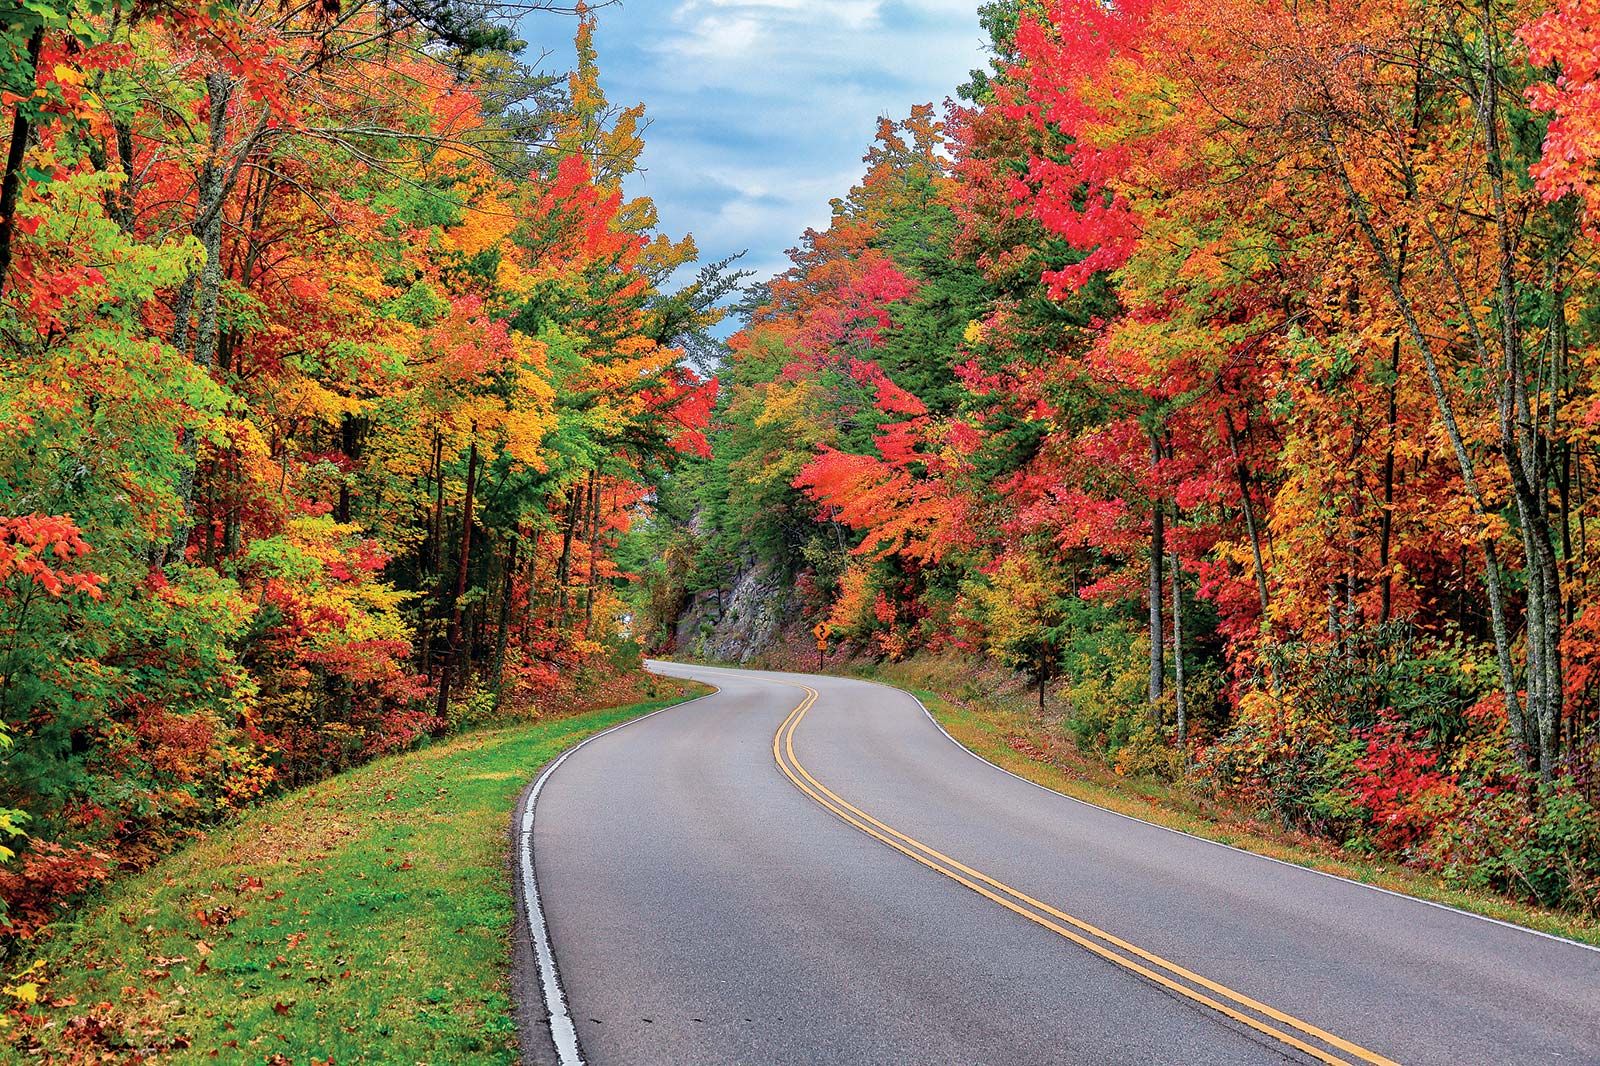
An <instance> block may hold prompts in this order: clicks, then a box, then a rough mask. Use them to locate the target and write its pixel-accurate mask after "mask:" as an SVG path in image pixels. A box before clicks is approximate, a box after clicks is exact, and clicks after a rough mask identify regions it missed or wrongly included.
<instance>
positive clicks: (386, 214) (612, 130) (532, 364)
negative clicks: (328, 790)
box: [0, 0, 738, 947]
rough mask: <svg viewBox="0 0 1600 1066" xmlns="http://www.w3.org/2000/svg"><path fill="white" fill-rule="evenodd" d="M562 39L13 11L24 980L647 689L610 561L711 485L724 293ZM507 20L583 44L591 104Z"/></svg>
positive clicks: (589, 66)
mask: <svg viewBox="0 0 1600 1066" xmlns="http://www.w3.org/2000/svg"><path fill="white" fill-rule="evenodd" d="M561 13H562V11H561V9H560V8H559V7H557V6H556V5H553V4H550V3H543V2H540V3H529V4H526V5H522V6H520V7H517V6H514V5H513V6H505V7H501V8H497V9H494V11H492V12H490V11H489V9H485V8H483V7H482V5H477V4H471V3H458V2H456V0H426V2H422V3H411V2H404V3H391V2H387V0H378V2H369V0H354V2H349V0H347V2H345V3H342V4H341V3H338V2H326V3H323V2H312V3H309V4H265V3H251V2H241V3H235V2H233V0H215V2H210V3H205V4H200V5H191V4H187V3H166V2H162V0H155V2H143V0H139V2H132V3H123V2H119V0H59V2H57V0H51V2H33V0H29V2H27V3H23V4H21V5H20V6H18V5H15V4H13V5H7V7H6V13H5V26H4V37H3V42H0V48H3V49H4V50H5V52H6V54H7V60H6V64H5V70H4V79H5V80H4V95H3V106H4V110H5V124H6V126H7V127H8V129H9V140H8V142H7V143H8V145H9V148H8V154H7V156H6V163H5V168H6V169H5V175H4V186H3V190H0V285H3V294H0V748H3V752H0V845H4V846H3V847H0V921H3V922H4V927H5V934H6V935H5V936H3V937H0V944H4V943H5V942H10V943H11V944H12V946H13V947H15V946H16V945H17V944H18V943H19V942H20V941H25V940H26V938H28V937H30V936H31V935H33V934H34V933H35V932H36V931H37V930H38V929H40V928H41V927H42V926H45V925H47V924H48V923H49V922H51V921H52V920H54V919H56V918H57V917H59V916H60V914H61V913H62V912H63V909H64V908H65V907H66V906H68V905H69V904H70V903H71V902H72V900H73V899H75V898H77V897H78V896H80V895H81V894H82V893H83V892H84V891H85V890H86V889H89V888H92V887H93V886H94V885H95V884H96V883H98V882H101V881H104V880H105V879H107V878H109V877H112V876H114V875H116V874H118V873H119V872H125V871H129V870H135V869H138V868H140V867H143V866H145V865H148V864H149V863H150V862H151V861H153V860H154V859H155V858H157V857H159V856H160V855H161V854H163V853H164V852H167V851H169V850H171V849H172V848H174V847H175V846H177V845H179V844H181V843H182V842H184V841H185V840H188V839H191V838H192V837H194V836H195V835H197V834H198V833H200V832H202V831H204V830H205V829H206V828H207V827H209V826H213V825H216V824H218V823H220V822H222V821H225V820H227V819H228V818H230V817H231V816H232V815H233V814H234V813H235V812H237V811H239V810H240V809H241V808H243V807H245V806H247V805H249V804H251V803H253V802H255V801H256V800H258V799H259V798H261V797H263V796H266V795H271V794H273V793H275V792H278V791H281V790H283V789H286V788H291V787H295V786H299V785H303V784H306V783H308V782H312V781H315V780H317V779H318V778H319V777H322V776H324V775H326V774H329V773H331V772H335V771H337V770H339V769H341V768H344V767H346V766H349V765H351V764H353V763H355V762H357V761H360V760H363V759H366V758H369V757H371V756H373V755H376V754H379V753H382V752H386V751H393V750H397V749H402V748H406V747H408V746H412V745H414V744H416V743H418V742H419V741H422V740H425V739H426V738H427V737H429V736H430V735H437V734H440V733H443V732H445V731H447V730H451V729H455V728H459V727H461V726H463V725H467V724H471V723H474V722H480V721H485V720H490V719H493V718H494V717H495V716H496V715H518V714H520V715H528V714H538V713H542V712H543V711H546V710H549V709H551V708H560V707H561V706H562V705H563V703H564V702H570V701H572V700H575V699H578V698H581V692H579V691H578V690H581V689H584V688H593V687H595V686H604V685H605V684H607V683H608V678H611V677H614V676H617V675H618V674H619V673H621V672H623V671H625V670H632V669H633V668H635V666H636V663H637V652H636V651H632V652H630V651H629V646H628V644H627V642H626V640H625V635H624V633H623V632H622V628H623V627H622V624H621V623H620V621H619V616H620V615H621V612H622V599H621V596H620V594H619V591H618V589H619V585H620V583H621V582H622V580H623V578H622V576H621V573H620V571H619V569H618V566H617V565H616V562H615V560H614V558H613V555H614V549H615V545H616V542H617V539H618V537H619V536H620V533H621V530H622V529H623V528H624V527H625V526H626V525H627V524H628V523H629V521H631V520H632V517H633V516H634V515H635V514H636V513H637V512H638V505H639V503H640V501H641V500H642V499H644V498H645V497H646V496H647V495H648V493H649V492H650V486H651V485H652V484H653V483H654V481H655V480H656V479H657V478H658V477H659V476H660V475H661V474H662V472H664V471H665V470H667V469H669V468H670V467H672V466H673V465H674V464H675V463H676V462H677V461H678V460H679V459H680V458H681V457H682V456H685V455H692V454H695V453H697V452H702V451H704V449H705V439H704V437H703V436H702V434H701V432H700V430H701V428H703V427H704V425H705V424H706V420H707V417H708V415H709V412H710V408H711V405H712V402H713V400H714V395H715V390H716V383H715V381H713V380H710V379H706V378H703V377H702V376H701V375H699V374H697V373H695V372H694V371H693V370H691V369H688V367H687V365H686V363H685V355H684V353H685V351H692V350H696V349H697V348H698V347H702V346H704V345H705V344H708V343H710V341H709V340H708V338H707V337H706V335H705V331H706V330H707V329H708V328H709V327H711V326H712V325H714V324H715V322H716V320H717V318H718V317H719V315H720V314H721V312H719V311H717V310H715V309H714V305H716V304H717V303H718V302H719V301H720V300H721V299H722V297H723V296H724V295H726V293H727V291H728V289H729V288H730V286H731V285H732V284H735V283H736V282H737V280H738V279H737V275H731V276H730V275H728V274H727V273H726V272H725V271H724V270H722V269H720V268H718V267H716V266H712V267H710V268H706V269H704V270H702V272H701V273H700V275H699V277H698V278H697V279H694V278H693V274H692V268H691V273H690V277H691V278H692V279H693V280H691V282H690V283H689V284H688V285H687V286H678V287H674V286H673V285H672V284H671V283H670V281H669V276H670V275H672V274H673V273H674V272H675V271H677V270H678V268H679V267H681V266H684V265H685V264H692V263H693V262H694V261H695V259H696V258H697V252H696V250H695V247H694V245H693V242H692V241H690V240H688V239H674V238H671V237H668V236H665V235H663V233H662V232H660V230H659V228H658V221H657V218H656V212H655V209H654V207H653V205H652V203H651V202H650V201H649V200H648V199H642V198H639V199H629V198H627V197H626V196H625V195H624V193H623V190H622V186H623V183H624V179H626V178H627V176H628V175H629V174H630V172H632V171H633V170H634V168H635V165H636V162H637V159H638V156H639V152H640V150H641V147H642V141H641V131H642V129H643V109H642V108H640V107H632V108H617V107H614V106H612V105H611V104H610V103H609V102H608V101H607V100H606V98H605V96H604V94H603V93H602V92H601V90H600V87H599V74H598V68H597V59H596V56H595V50H594V46H593V33H594V19H593V16H592V13H590V12H587V11H586V10H585V9H584V7H583V6H582V5H581V4H579V5H577V7H576V8H568V9H566V10H565V14H566V15H567V16H569V17H567V18H558V17H557V15H559V14H561ZM487 14H493V15H494V16H495V17H496V21H489V20H488V19H487V17H486V15H487ZM574 14H575V15H577V18H576V19H573V18H571V17H570V16H572V15H574ZM517 17H520V18H521V19H522V22H521V23H520V25H522V26H525V27H533V28H536V29H547V30H549V31H550V32H552V33H554V34H560V35H566V36H568V37H570V36H571V35H572V34H573V32H574V28H576V35H577V36H576V43H577V56H578V63H577V65H576V70H575V72H574V73H573V74H572V75H571V76H570V77H565V76H563V77H560V78H552V77H548V76H545V75H541V74H539V73H537V72H536V71H535V70H533V69H531V68H529V67H528V66H526V65H524V64H523V63H522V62H520V61H519V60H518V59H517V58H516V57H517V56H518V55H519V54H521V52H522V49H523V42H521V41H518V40H516V39H515V38H514V37H513V35H512V34H511V33H510V32H509V31H508V30H507V29H506V27H507V26H508V25H517V24H518V23H517V22H516V21H515V19H516V18H517ZM557 39H558V40H559V38H557Z"/></svg>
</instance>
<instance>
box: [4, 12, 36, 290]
mask: <svg viewBox="0 0 1600 1066" xmlns="http://www.w3.org/2000/svg"><path fill="white" fill-rule="evenodd" d="M43 45H44V27H43V26H40V27H39V28H38V29H36V30H34V31H33V35H32V36H31V37H29V38H28V70H29V72H30V73H31V74H32V75H33V77H34V78H37V77H38V68H39V50H40V48H42V47H43ZM24 102H25V101H22V100H18V101H17V102H16V104H14V105H13V106H12V108H11V143H10V145H9V146H8V147H7V149H6V173H5V177H4V178H0V293H4V292H5V291H6V281H7V279H9V278H10V276H11V240H12V238H13V237H14V236H15V235H16V232H17V201H18V200H19V199H20V198H21V195H22V157H23V155H24V153H26V152H27V150H28V135H29V134H30V133H32V131H33V130H32V124H31V123H30V122H29V121H28V116H27V115H26V114H25V113H24V112H23V110H22V105H23V103H24Z"/></svg>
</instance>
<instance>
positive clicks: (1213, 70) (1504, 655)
mask: <svg viewBox="0 0 1600 1066" xmlns="http://www.w3.org/2000/svg"><path fill="white" fill-rule="evenodd" d="M982 19H983V23H984V26H985V28H986V29H987V30H988V32H989V33H990V35H991V37H992V45H993V53H994V61H993V63H992V65H991V69H989V70H987V71H983V72H978V73H975V74H974V75H973V78H972V80H971V82H970V83H969V84H967V85H965V86H963V87H962V88H961V89H960V91H959V92H960V100H959V102H956V103H952V104H951V105H949V106H948V108H947V109H945V110H940V109H939V108H936V107H933V106H929V107H919V108H917V109H915V110H914V111H913V112H912V114H911V115H910V116H909V117H908V118H906V119H905V120H903V121H891V120H889V119H885V120H883V121H882V124H881V127H880V129H879V132H878V136H877V139H876V142H875V143H874V144H873V145H872V147H871V149H870V151H868V153H867V155H866V157H865V163H866V169H865V173H864V175H863V176H862V178H861V179H860V182H859V184H857V185H856V186H855V187H853V188H851V189H850V190H849V191H848V192H847V193H845V194H844V195H843V196H841V197H840V198H839V199H837V200H835V201H834V202H833V208H832V219H831V222H830V223H829V224H828V225H827V226H826V228H824V229H820V230H813V231H809V232H807V233H805V234H804V236H803V238H802V239H801V242H800V244H799V246H798V247H797V248H796V249H795V250H793V251H792V252H791V257H792V262H793V265H792V267H791V269H789V270H788V272H787V273H785V274H783V275H781V276H780V277H778V278H776V279H775V280H774V281H772V282H771V283H770V285H768V286H766V287H765V288H764V289H763V290H761V291H759V292H758V293H757V294H756V295H755V296H754V297H753V298H752V300H751V301H750V303H751V306H750V310H749V320H748V323H747V324H746V325H745V327H744V328H743V329H742V330H741V331H740V332H739V333H738V334H737V335H735V336H734V337H733V339H732V341H731V345H730V349H731V350H730V354H729V356H728V358H727V362H726V365H725V366H724V367H723V368H722V373H721V375H720V382H721V392H720V395H719V397H718V400H717V406H716V408H715V410H714V412H713V415H712V429H711V434H710V440H711V445H712V454H711V457H710V458H703V457H691V458H690V459H689V460H688V461H687V462H686V463H684V464H682V465H680V466H679V467H678V468H677V469H676V470H675V471H674V472H673V473H672V474H670V475H669V476H668V477H667V478H666V480H665V481H664V483H663V485H662V487H661V489H660V492H659V497H658V501H657V502H658V505H659V506H658V512H657V514H656V516H655V518H654V519H653V520H652V521H650V522H649V523H648V524H647V525H646V526H644V527H642V528H640V529H638V530H636V531H635V533H634V534H633V535H632V537H631V543H632V547H631V548H630V549H629V550H630V553H631V554H632V555H633V556H634V557H635V558H637V559H638V560H639V569H640V571H641V574H642V576H643V581H642V582H641V583H640V584H639V586H638V587H637V588H636V590H635V598H636V602H637V603H638V614H639V617H638V627H639V632H640V634H641V636H642V637H643V638H644V639H646V640H647V641H648V642H649V643H651V644H652V645H654V646H657V647H662V648H676V649H678V650H679V651H681V652H685V653H689V654H695V653H699V652H701V651H703V649H704V648H705V646H706V642H705V640H704V639H703V636H704V633H705V632H708V631H710V630H712V629H714V628H715V626H716V625H718V624H720V622H721V621H722V620H721V619H719V617H718V605H719V604H721V605H722V607H723V608H724V609H727V608H728V601H729V597H730V594H731V593H732V592H733V591H734V590H735V588H736V587H737V586H738V585H739V583H740V582H741V581H744V580H745V579H746V578H747V576H748V575H750V574H752V573H759V574H762V575H764V576H765V578H766V579H767V584H766V585H764V586H762V587H763V588H767V589H781V590H788V591H786V592H785V593H784V595H785V596H786V597H787V599H786V607H785V610H786V620H787V621H788V622H789V625H790V629H789V632H790V635H791V639H794V638H797V637H799V636H802V635H803V638H804V640H805V642H806V643H805V644H804V645H803V647H805V648H808V649H809V647H810V643H809V641H810V638H809V635H808V634H806V631H807V630H809V629H811V628H812V627H813V626H818V627H820V629H819V632H821V633H822V634H824V635H825V637H831V638H832V640H833V641H834V643H835V644H836V645H837V644H838V643H839V642H844V643H845V644H846V645H847V647H849V648H851V649H853V650H854V652H855V653H856V654H858V655H867V656H871V657H875V658H880V659H884V658H887V659H900V658H904V657H910V656H918V655H938V654H945V655H959V656H967V657H985V658H988V659H991V660H995V661H998V662H999V663H1002V664H1004V665H1006V666H1008V667H1010V668H1012V669H1015V670H1017V671H1021V672H1024V673H1026V674H1027V675H1028V676H1029V677H1031V678H1032V679H1033V680H1034V681H1035V682H1036V683H1037V684H1038V686H1039V692H1040V699H1041V703H1042V702H1043V701H1044V698H1045V696H1046V695H1047V694H1048V695H1049V697H1050V698H1051V699H1052V700H1053V701H1056V702H1057V703H1058V704H1059V705H1060V707H1061V708H1062V711H1061V719H1060V720H1061V728H1062V729H1063V730H1064V731H1066V732H1068V733H1070V734H1071V735H1072V736H1074V737H1075V738H1076V739H1077V741H1078V743H1079V744H1080V745H1081V746H1083V747H1084V748H1086V749H1091V750H1094V751H1098V752H1100V753H1103V754H1104V755H1105V756H1106V757H1107V758H1109V759H1111V760H1113V762H1114V764H1115V766H1116V768H1117V769H1118V770H1119V771H1121V772H1125V773H1128V774H1154V775H1159V776H1162V777H1166V778H1169V779H1173V780H1177V781H1180V782H1182V783H1184V784H1185V785H1186V786H1188V787H1191V788H1194V789H1197V790H1201V791H1204V792H1209V793H1211V794H1215V795H1221V796H1227V797H1231V798H1232V799H1233V800H1235V801H1238V802H1242V803H1245V804H1248V805H1250V806H1252V807H1253V808H1254V809H1257V810H1260V811H1262V812H1264V813H1266V814H1268V815H1270V816H1272V817H1274V818H1276V819H1277V820H1279V821H1281V822H1282V823H1284V824H1287V825H1290V826H1295V827H1299V828H1302V829H1305V830H1309V831H1311V832H1313V833H1315V834H1319V835H1321V836H1324V837H1327V838H1330V839H1332V840H1334V841H1336V842H1339V843H1342V844H1346V845H1348V846H1350V847H1352V848H1357V849H1362V850H1366V851H1370V852H1376V853H1378V854H1380V855H1387V856H1391V857H1395V858H1399V859H1402V860H1404V861H1407V862H1410V863H1413V864H1415V865H1418V866H1420V867H1423V868H1425V869H1429V870H1433V871H1437V872H1438V874H1439V875H1440V876H1441V877H1443V878H1444V879H1445V880H1447V881H1449V882H1451V883H1454V884H1459V885H1467V886H1476V887H1492V888H1495V889H1498V890H1502V891H1506V892H1509V893H1513V894H1516V895H1519V896H1522V897H1525V898H1530V899H1534V900H1538V901H1540V902H1543V903H1545V904H1546V905H1558V906H1565V907H1571V908H1575V909H1578V910H1582V911H1587V912H1589V913H1594V912H1596V911H1597V910H1600V813H1597V809H1596V786H1597V784H1600V781H1597V773H1600V741H1597V739H1596V726H1597V723H1600V568H1597V565H1596V563H1597V561H1600V560H1597V557H1596V556H1595V555H1591V554H1590V553H1589V551H1588V520H1589V517H1590V516H1591V515H1594V516H1596V517H1597V518H1600V494H1597V492H1596V488H1597V481H1600V450H1597V441H1596V436H1595V431H1596V424H1597V421H1600V392H1597V385H1600V378H1597V377H1596V373H1595V359H1596V355H1597V353H1600V332H1597V331H1600V288H1597V285H1596V282H1597V277H1596V269H1597V265H1600V264H1597V261H1596V252H1597V251H1600V244H1597V243H1596V240H1597V238H1600V230H1597V224H1596V219H1597V218H1600V215H1596V214H1595V212H1596V210H1597V209H1600V172H1597V170H1596V166H1595V161H1596V158H1597V156H1600V85H1597V78H1600V7H1597V6H1596V5H1595V4H1594V3H1593V2H1592V0H1560V2H1559V3H1557V4H1555V5H1554V6H1551V5H1549V4H1546V3H1544V2H1542V0H1540V2H1534V3H1483V4H1469V5H1460V4H1454V3H1448V4H1444V3H1433V2H1415V3H1399V4H1393V3H1371V2H1368V0H1330V2H1325V3H1317V4H1311V5H1306V4H1278V3H1261V2H1259V0H1241V2H1231V0H1224V2H1222V3H1220V4H1218V3H1212V2H1208V3H1204V4H1195V3H1191V2H1190V0H1129V2H1127V3H1118V4H1116V5H1103V4H1101V3H1098V2H1096V0H997V2H993V3H989V4H987V5H985V6H984V7H983V9H982ZM744 606H745V609H748V605H744ZM799 661H802V662H803V661H804V660H803V659H801V660H799ZM812 661H815V660H814V659H813V660H812Z"/></svg>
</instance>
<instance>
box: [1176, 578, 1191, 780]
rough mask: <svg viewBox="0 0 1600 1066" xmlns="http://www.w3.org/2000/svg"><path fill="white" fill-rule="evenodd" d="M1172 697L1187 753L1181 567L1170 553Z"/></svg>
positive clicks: (1180, 735) (1187, 732) (1187, 717)
mask: <svg viewBox="0 0 1600 1066" xmlns="http://www.w3.org/2000/svg"><path fill="white" fill-rule="evenodd" d="M1172 696H1173V700H1174V702H1175V703H1176V705H1177V711H1176V717H1177V722H1176V725H1177V728H1178V746H1179V747H1180V748H1183V749H1184V750H1185V752H1187V751H1188V743H1189V704H1188V696H1187V692H1186V690H1185V688H1184V675H1183V565H1182V563H1181V562H1180V561H1179V559H1178V553H1177V552H1176V551H1174V552H1173V553H1172Z"/></svg>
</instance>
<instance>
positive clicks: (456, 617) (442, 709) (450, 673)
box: [434, 438, 478, 736]
mask: <svg viewBox="0 0 1600 1066" xmlns="http://www.w3.org/2000/svg"><path fill="white" fill-rule="evenodd" d="M477 487H478V441H477V439H476V438H474V439H473V441H472V443H471V446H470V448H469V450H468V452H467V491H466V494H465V498H464V499H463V500H462V503H461V558H460V560H459V562H458V563H457V565H456V588H455V594H454V595H453V596H452V597H451V598H450V632H449V636H448V638H447V640H448V643H447V645H446V647H445V659H444V669H442V670H440V671H439V710H438V717H439V721H438V723H437V724H436V725H435V726H434V735H435V736H443V735H444V732H445V729H446V727H447V725H448V721H449V714H448V712H449V709H450V682H451V680H452V678H453V677H454V675H455V666H456V661H457V656H458V654H459V653H460V650H461V601H462V599H463V598H464V597H465V596H466V594H467V572H468V571H467V567H468V563H469V561H470V558H471V555H472V496H473V493H475V492H476V491H477Z"/></svg>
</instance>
